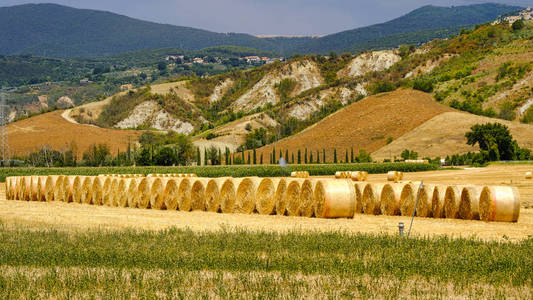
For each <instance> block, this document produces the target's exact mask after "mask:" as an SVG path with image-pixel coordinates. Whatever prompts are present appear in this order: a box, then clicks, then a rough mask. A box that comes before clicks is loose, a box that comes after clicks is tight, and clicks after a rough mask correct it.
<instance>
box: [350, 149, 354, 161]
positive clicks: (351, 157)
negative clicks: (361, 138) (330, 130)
mask: <svg viewBox="0 0 533 300" xmlns="http://www.w3.org/2000/svg"><path fill="white" fill-rule="evenodd" d="M353 159H354V158H353V147H352V154H351V156H350V162H351V163H353Z"/></svg>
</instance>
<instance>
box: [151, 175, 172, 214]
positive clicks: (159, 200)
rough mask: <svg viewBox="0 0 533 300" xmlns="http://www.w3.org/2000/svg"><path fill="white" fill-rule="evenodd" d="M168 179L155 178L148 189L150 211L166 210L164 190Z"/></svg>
mask: <svg viewBox="0 0 533 300" xmlns="http://www.w3.org/2000/svg"><path fill="white" fill-rule="evenodd" d="M169 179H170V178H156V179H155V180H154V182H153V183H152V188H151V189H150V207H151V208H152V209H160V210H162V209H166V208H167V207H166V206H165V197H164V196H165V195H164V192H165V188H166V184H167V182H168V180H169Z"/></svg>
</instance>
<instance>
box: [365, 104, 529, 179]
mask: <svg viewBox="0 0 533 300" xmlns="http://www.w3.org/2000/svg"><path fill="white" fill-rule="evenodd" d="M489 122H498V123H501V124H504V125H506V126H507V127H509V130H510V131H511V134H512V135H513V137H514V138H515V139H516V140H517V142H518V144H519V145H520V146H521V147H525V148H528V149H532V148H533V126H532V125H527V124H521V123H517V122H509V121H504V120H499V119H491V118H487V117H482V116H476V115H472V114H468V113H464V112H447V113H443V114H440V115H438V116H435V117H433V118H432V119H431V120H429V121H427V122H425V123H423V124H421V125H420V126H418V127H417V128H415V129H413V130H412V131H410V132H407V133H406V134H405V135H403V136H402V137H400V138H398V139H396V140H395V141H393V142H392V143H390V144H389V145H386V146H384V147H383V148H381V149H379V150H377V151H375V152H373V153H372V158H373V159H375V160H383V159H389V158H391V157H392V158H393V159H394V157H395V156H396V157H400V154H401V153H402V151H403V150H405V149H409V150H414V151H416V152H418V154H419V156H420V157H426V156H429V157H437V156H440V157H446V155H449V154H457V153H466V152H468V151H471V152H476V151H479V147H472V146H469V145H467V144H466V137H465V133H466V132H468V131H470V127H472V126H474V125H476V124H485V123H489ZM523 175H524V174H522V176H523Z"/></svg>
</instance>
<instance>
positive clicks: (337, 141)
mask: <svg viewBox="0 0 533 300" xmlns="http://www.w3.org/2000/svg"><path fill="white" fill-rule="evenodd" d="M448 111H452V109H451V108H449V107H446V106H444V105H441V104H438V103H437V102H435V100H433V99H432V98H431V95H429V94H426V93H422V92H419V91H413V90H398V91H394V92H390V93H385V94H380V95H377V96H372V97H368V98H365V99H363V100H361V101H359V102H357V103H354V104H352V105H350V106H348V107H346V108H344V109H342V110H340V111H338V112H336V113H334V114H332V115H330V116H328V117H327V118H325V119H323V120H322V121H320V122H318V123H317V124H315V125H313V126H311V127H309V128H307V129H306V130H304V131H302V132H300V133H298V134H296V135H294V136H291V137H288V138H286V139H283V140H280V141H278V142H276V143H274V144H272V145H269V146H266V147H263V148H261V149H260V150H259V152H258V153H264V157H266V158H268V154H269V153H272V147H273V146H274V147H275V148H276V149H278V151H279V149H282V150H283V153H285V149H288V150H289V152H290V153H294V154H295V156H296V153H297V151H298V149H300V150H302V151H303V150H304V149H305V148H308V149H309V150H313V151H315V152H316V150H320V151H322V149H326V150H327V151H326V152H327V155H326V158H327V160H328V161H329V162H332V161H333V150H332V148H333V147H335V148H337V149H338V151H339V152H338V153H337V158H338V159H339V160H340V161H344V157H345V155H344V151H345V149H349V148H352V147H354V148H355V149H356V150H359V149H364V150H366V151H369V152H371V151H376V150H378V149H379V148H381V147H383V146H385V144H386V141H387V138H389V137H392V138H394V139H397V138H399V137H400V136H402V135H404V134H405V133H408V132H409V131H411V130H413V129H415V128H416V127H417V126H419V125H421V124H422V123H424V122H426V121H427V120H429V119H431V118H433V117H434V116H436V115H439V114H441V113H443V112H448ZM402 150H403V149H402ZM302 154H303V153H302ZM313 154H314V156H315V158H314V159H315V160H316V153H313ZM289 155H290V154H289ZM302 160H303V159H302ZM320 160H322V154H321V156H320Z"/></svg>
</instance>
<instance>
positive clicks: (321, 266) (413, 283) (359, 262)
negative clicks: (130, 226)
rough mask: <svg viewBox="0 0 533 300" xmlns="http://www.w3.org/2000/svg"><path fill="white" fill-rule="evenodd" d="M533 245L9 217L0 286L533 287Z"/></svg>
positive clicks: (440, 293) (191, 292) (91, 292)
mask: <svg viewBox="0 0 533 300" xmlns="http://www.w3.org/2000/svg"><path fill="white" fill-rule="evenodd" d="M531 249H533V239H531V238H530V239H528V240H525V241H523V242H520V243H501V242H481V241H477V240H465V239H448V238H433V239H429V238H420V239H418V238H416V239H407V238H399V237H386V236H376V235H361V234H360V235H350V234H345V233H300V232H292V233H283V234H281V233H279V234H278V233H252V232H247V231H239V230H237V231H234V230H229V229H221V230H220V231H215V232H209V233H198V232H192V231H188V230H177V229H172V230H168V231H159V232H150V231H116V232H112V231H86V232H76V231H75V232H65V231H57V230H54V229H50V228H48V229H46V228H45V229H43V227H39V228H37V229H36V228H27V227H24V228H23V227H20V226H9V227H8V226H6V225H2V224H1V223H0V297H2V298H3V299H9V298H13V299H19V298H42V297H45V298H50V297H52V298H101V297H104V298H150V299H151V298H191V297H192V298H206V297H210V298H211V297H222V298H247V299H249V298H279V297H282V298H308V297H313V298H316V297H319V298H338V297H341V298H342V297H362V298H369V297H370V298H373V297H379V298H390V299H392V298H415V297H416V298H448V297H467V298H483V299H486V298H505V297H517V298H530V297H531V295H532V292H533V256H532V255H531Z"/></svg>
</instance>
